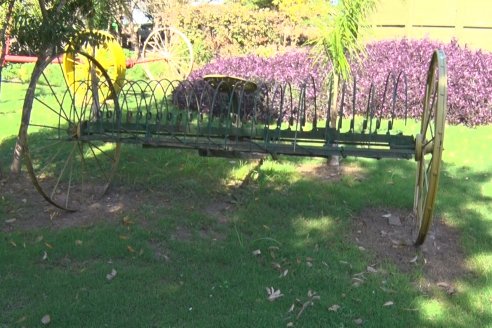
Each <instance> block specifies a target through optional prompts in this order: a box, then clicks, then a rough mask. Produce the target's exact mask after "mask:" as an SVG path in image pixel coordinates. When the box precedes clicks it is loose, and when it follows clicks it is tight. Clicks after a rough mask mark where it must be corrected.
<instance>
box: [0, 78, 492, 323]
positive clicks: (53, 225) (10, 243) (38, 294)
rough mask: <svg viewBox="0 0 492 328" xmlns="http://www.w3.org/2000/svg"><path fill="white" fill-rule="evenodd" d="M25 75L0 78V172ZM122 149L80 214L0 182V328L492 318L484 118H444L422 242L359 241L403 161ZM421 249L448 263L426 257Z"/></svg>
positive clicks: (395, 192)
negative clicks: (104, 186)
mask: <svg viewBox="0 0 492 328" xmlns="http://www.w3.org/2000/svg"><path fill="white" fill-rule="evenodd" d="M23 87H24V88H25V86H23V85H21V84H14V85H10V84H9V85H7V84H3V85H2V90H1V92H2V93H1V95H0V96H1V98H0V103H1V104H2V106H1V107H0V108H1V109H0V163H1V165H2V171H3V172H4V173H5V172H6V171H7V170H8V164H9V160H10V156H11V153H12V147H13V143H14V140H15V138H14V136H15V134H16V132H17V129H18V122H19V120H20V108H21V106H22V93H21V92H20V91H19V90H18V89H19V88H23ZM7 103H8V106H7V105H6V104H7ZM410 125H411V126H409V127H408V129H409V131H410V133H412V134H414V133H417V131H416V130H415V127H416V125H417V124H410ZM121 156H122V157H121V160H120V166H119V168H118V171H117V175H116V178H115V181H114V186H113V188H112V189H111V191H110V193H109V194H108V196H107V197H106V198H105V199H104V200H103V201H101V203H100V204H99V205H98V206H99V207H97V206H96V207H94V208H88V209H86V210H84V211H81V212H79V213H66V212H62V211H58V210H56V209H54V208H52V207H51V206H49V205H47V204H45V203H44V201H43V200H42V199H41V197H40V196H38V195H37V194H36V193H35V192H34V191H33V190H31V188H32V189H33V187H32V186H30V185H29V184H28V183H26V182H25V181H24V180H25V179H24V178H23V177H20V178H18V179H13V178H10V177H9V178H5V179H4V180H2V181H1V182H0V187H1V190H0V229H1V230H0V231H1V232H0V236H1V238H0V244H1V246H0V263H2V265H1V266H0V295H2V296H3V297H1V298H0V327H17V326H18V327H22V326H25V327H32V326H39V325H41V320H44V321H49V324H50V326H52V327H103V326H108V327H286V326H293V327H356V326H363V327H492V307H491V302H492V284H491V283H490V281H491V279H492V202H491V199H492V126H481V127H477V128H473V129H472V128H466V127H463V126H448V127H447V130H446V136H445V151H444V166H443V171H442V173H441V174H442V176H441V184H440V190H439V193H438V198H437V208H436V213H435V214H436V223H439V224H435V225H434V226H433V228H432V234H431V235H435V236H437V237H436V239H432V238H429V239H428V240H427V241H426V244H424V246H423V250H421V251H417V250H414V249H413V247H412V246H404V245H393V246H394V247H391V244H392V243H391V241H388V245H389V247H388V248H387V249H386V250H385V252H386V253H381V247H378V246H377V245H370V244H369V245H368V244H361V243H360V242H359V241H362V240H363V239H364V240H366V239H367V238H363V236H360V234H365V233H369V232H371V229H369V228H364V227H363V228H360V225H358V224H359V223H360V222H362V221H363V220H364V219H367V218H369V217H371V218H374V220H384V218H383V217H382V215H383V214H385V213H400V215H401V216H402V218H403V217H404V216H405V215H406V214H408V213H410V212H411V209H412V205H413V188H414V186H413V185H414V180H415V166H416V165H415V163H414V162H413V161H403V160H380V161H377V160H364V159H356V158H350V159H344V160H343V161H342V167H343V168H348V169H347V170H346V171H345V173H343V174H342V175H341V177H340V178H333V179H329V178H326V177H320V176H316V175H313V174H311V173H309V172H308V173H307V172H306V170H305V168H306V167H314V168H319V167H323V161H322V160H320V159H302V158H301V159H300V158H290V157H281V158H280V159H278V160H276V161H274V160H271V159H269V160H267V161H265V163H264V164H263V165H262V166H260V167H257V166H255V164H256V162H254V161H251V162H247V161H243V160H236V159H234V160H231V159H222V158H203V157H199V156H197V155H196V153H195V152H191V151H185V150H145V149H142V148H140V147H137V146H129V145H125V147H124V148H123V150H122V155H121ZM246 176H249V177H250V178H249V179H248V183H244V184H242V181H243V180H244V179H245V177H246ZM377 224H381V223H377ZM381 226H383V225H381ZM360 229H362V230H360ZM385 229H386V228H385ZM387 229H388V230H387V231H390V230H391V229H393V227H391V226H389V225H388V227H387ZM438 229H446V231H448V230H449V231H453V232H455V233H453V234H449V235H446V236H451V237H453V239H451V240H450V241H451V242H452V243H453V244H455V245H456V246H457V247H454V248H450V247H447V246H446V244H445V243H442V242H441V240H440V239H439V238H438V237H439V235H442V231H440V230H438ZM372 233H373V234H376V233H375V232H374V231H372ZM378 233H382V232H381V231H378ZM358 234H359V235H358ZM375 239H376V238H374V240H375ZM439 247H442V248H439ZM431 250H433V251H432V252H431ZM412 252H413V254H415V255H416V256H417V259H416V260H415V259H414V258H413V256H411V257H408V258H407V257H405V256H407V254H412ZM382 254H386V255H388V256H387V257H383V256H382ZM426 254H429V260H428V262H427V263H426V261H424V257H426ZM431 254H432V255H433V256H436V255H438V256H439V261H440V262H439V263H440V264H439V266H440V267H441V269H447V271H449V272H451V274H449V275H442V274H443V273H442V272H444V271H445V270H444V271H443V270H437V271H433V270H428V269H427V268H428V267H429V266H431V265H432V263H433V261H436V258H435V257H430V255H431ZM399 255H401V256H400V257H401V258H400V261H398V260H397V259H399ZM403 255H405V256H403ZM402 263H403V264H404V265H403V264H402ZM438 269H439V268H438ZM277 296H278V297H277ZM47 316H49V318H48V317H47Z"/></svg>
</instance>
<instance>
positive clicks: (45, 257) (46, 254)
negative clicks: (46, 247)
mask: <svg viewBox="0 0 492 328" xmlns="http://www.w3.org/2000/svg"><path fill="white" fill-rule="evenodd" d="M47 258H48V253H46V251H44V253H43V261H45V260H46V259H47Z"/></svg>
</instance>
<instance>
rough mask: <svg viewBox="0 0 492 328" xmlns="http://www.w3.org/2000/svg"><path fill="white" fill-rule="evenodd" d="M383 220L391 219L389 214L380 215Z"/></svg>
mask: <svg viewBox="0 0 492 328" xmlns="http://www.w3.org/2000/svg"><path fill="white" fill-rule="evenodd" d="M381 216H382V217H383V218H385V219H388V218H390V217H391V213H388V214H383V215H381Z"/></svg>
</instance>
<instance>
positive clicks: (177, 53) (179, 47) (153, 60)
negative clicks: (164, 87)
mask: <svg viewBox="0 0 492 328" xmlns="http://www.w3.org/2000/svg"><path fill="white" fill-rule="evenodd" d="M142 57H143V59H144V61H143V64H142V68H143V69H144V71H145V73H146V74H147V76H148V78H149V79H151V80H163V79H167V80H183V79H186V77H187V76H188V74H190V73H191V70H192V68H193V60H194V59H193V46H192V45H191V42H190V40H189V39H188V38H187V37H186V35H184V34H183V33H182V32H180V31H179V30H177V29H175V28H174V27H170V26H168V27H163V28H159V29H156V30H154V31H152V33H150V34H149V36H148V37H147V39H146V40H145V42H144V44H143V49H142Z"/></svg>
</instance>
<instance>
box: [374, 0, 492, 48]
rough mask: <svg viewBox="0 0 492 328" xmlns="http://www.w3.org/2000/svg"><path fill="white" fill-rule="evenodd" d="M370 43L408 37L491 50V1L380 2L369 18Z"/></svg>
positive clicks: (406, 0) (426, 0)
mask: <svg viewBox="0 0 492 328" xmlns="http://www.w3.org/2000/svg"><path fill="white" fill-rule="evenodd" d="M369 24H371V25H372V26H373V28H372V29H371V31H370V32H369V35H368V36H367V38H368V41H369V40H387V39H395V38H402V37H407V38H409V39H420V38H425V37H427V38H429V39H434V40H440V41H444V42H448V41H450V40H451V39H452V38H455V39H457V40H458V42H459V43H460V44H462V45H465V44H466V45H468V46H469V47H470V48H472V49H483V50H488V51H492V1H491V0H379V2H378V6H377V9H376V11H375V12H374V13H373V14H372V15H371V16H370V17H369Z"/></svg>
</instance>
